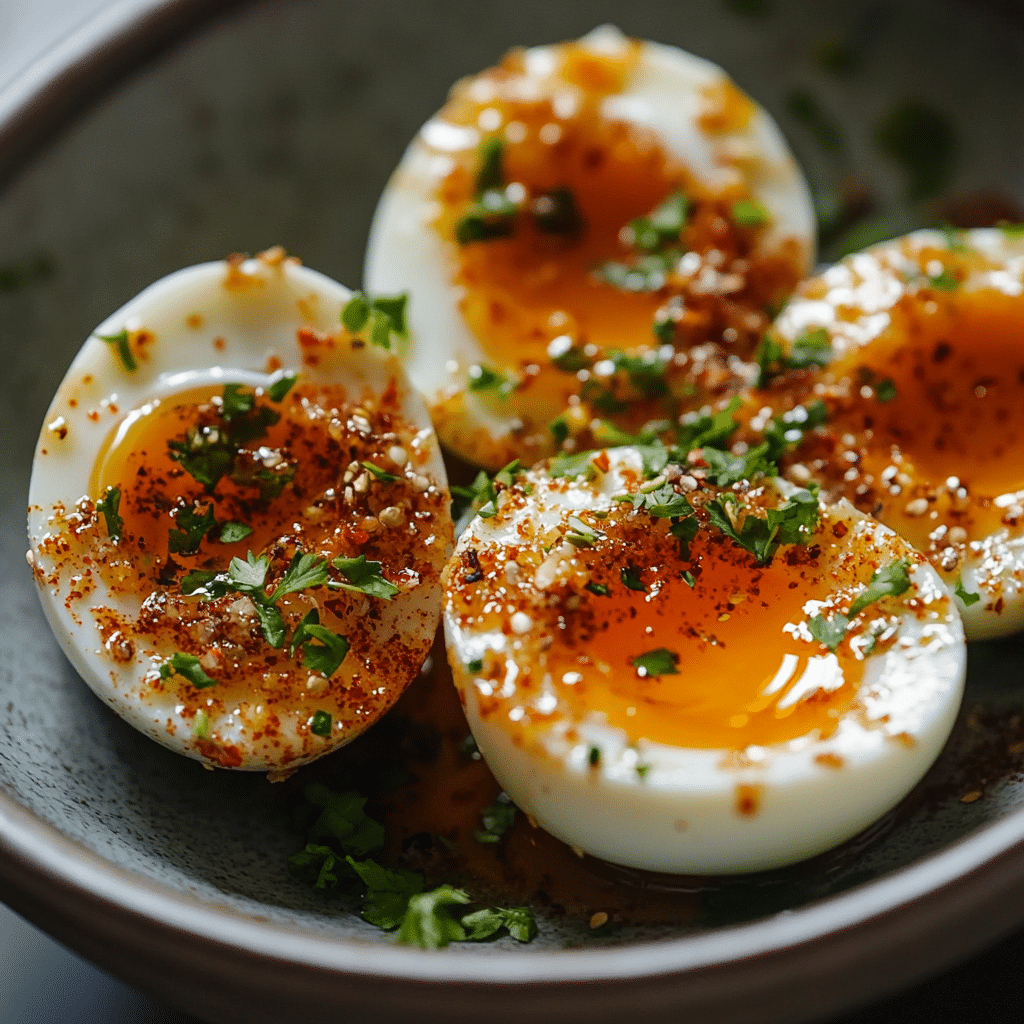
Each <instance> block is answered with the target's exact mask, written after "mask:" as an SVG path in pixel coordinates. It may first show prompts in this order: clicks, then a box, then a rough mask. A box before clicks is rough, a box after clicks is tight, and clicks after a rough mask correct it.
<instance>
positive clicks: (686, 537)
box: [668, 516, 700, 587]
mask: <svg viewBox="0 0 1024 1024" xmlns="http://www.w3.org/2000/svg"><path fill="white" fill-rule="evenodd" d="M668 532H669V533H671V534H672V536H673V537H676V538H678V540H679V557H680V558H681V559H683V561H688V560H689V558H690V545H691V544H692V543H693V541H694V539H695V538H696V536H697V534H698V533H699V532H700V523H699V522H698V521H697V517H696V516H686V517H684V518H682V519H676V520H675V521H674V522H673V523H672V525H671V526H670V527H669V528H668ZM688 576H690V574H689V573H684V574H683V578H684V579H685V578H686V577H688ZM690 579H692V576H690ZM690 579H687V580H686V582H687V583H690ZM690 586H691V587H692V586H693V584H692V583H690Z"/></svg>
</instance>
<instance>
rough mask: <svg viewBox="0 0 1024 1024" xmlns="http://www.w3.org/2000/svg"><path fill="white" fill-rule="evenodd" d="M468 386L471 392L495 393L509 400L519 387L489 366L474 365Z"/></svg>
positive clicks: (471, 368)
mask: <svg viewBox="0 0 1024 1024" xmlns="http://www.w3.org/2000/svg"><path fill="white" fill-rule="evenodd" d="M466 386H467V387H468V388H469V390H470V391H494V392H496V393H497V395H498V396H499V397H500V398H508V396H509V395H511V394H512V392H513V391H515V389H516V388H517V387H518V386H519V385H518V383H517V382H516V381H514V380H512V379H511V378H509V377H506V376H505V374H503V373H499V372H498V371H497V370H492V369H491V368H490V367H489V366H481V365H480V364H479V363H474V364H473V365H472V366H471V367H470V368H469V377H468V379H467V382H466Z"/></svg>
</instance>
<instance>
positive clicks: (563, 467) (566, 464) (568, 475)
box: [548, 452, 597, 480]
mask: <svg viewBox="0 0 1024 1024" xmlns="http://www.w3.org/2000/svg"><path fill="white" fill-rule="evenodd" d="M593 454H594V453H593V452H565V453H563V454H562V455H558V456H556V457H555V458H554V459H553V460H552V462H551V465H550V466H549V467H548V476H550V477H553V478H555V479H561V478H565V479H567V480H575V479H576V477H579V476H583V475H586V476H587V477H588V478H589V477H590V476H591V475H592V474H594V473H596V472H597V467H595V466H594V464H593V463H592V462H591V460H590V457H591V456H592V455H593Z"/></svg>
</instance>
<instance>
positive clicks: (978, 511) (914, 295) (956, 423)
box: [750, 228, 1024, 640]
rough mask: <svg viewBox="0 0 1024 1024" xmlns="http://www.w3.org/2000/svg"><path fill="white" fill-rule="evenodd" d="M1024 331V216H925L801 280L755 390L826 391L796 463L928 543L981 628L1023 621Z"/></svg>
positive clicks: (812, 395)
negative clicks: (958, 227)
mask: <svg viewBox="0 0 1024 1024" xmlns="http://www.w3.org/2000/svg"><path fill="white" fill-rule="evenodd" d="M1022 337H1024V236H1022V234H1021V232H1020V231H1019V230H1017V229H1005V230H1003V229H999V228H982V229H976V230H972V231H963V232H961V231H954V230H949V231H918V232H915V233H913V234H911V235H908V236H906V237H904V238H898V239H895V240H893V241H891V242H884V243H882V244H881V245H877V246H874V247H873V248H871V249H868V250H867V251H865V252H861V253H857V254H855V255H852V256H848V257H847V258H846V259H844V260H843V261H842V262H841V263H839V264H837V265H836V266H834V267H830V268H829V269H828V270H826V271H825V272H824V273H822V274H821V275H820V276H818V277H815V278H813V279H811V280H809V281H807V282H805V283H803V284H802V285H801V286H800V287H799V289H798V290H797V292H796V294H795V296H794V298H793V299H792V301H791V302H790V303H789V305H788V306H787V307H786V308H785V309H784V310H783V312H782V313H781V314H780V316H779V318H778V320H777V322H776V324H775V326H774V328H773V329H772V331H771V333H770V334H769V337H768V340H767V342H766V344H767V345H768V346H769V349H770V348H771V346H774V351H769V352H768V354H767V357H766V358H765V360H764V361H765V362H766V366H765V369H766V371H767V373H766V376H769V377H771V376H772V375H773V374H775V373H778V374H779V375H778V376H776V377H775V378H774V379H773V380H772V381H771V382H770V383H769V385H768V387H767V388H766V389H765V390H763V391H758V392H754V393H753V395H752V396H751V398H750V401H751V403H752V405H753V406H755V407H760V406H764V409H763V410H761V412H762V413H770V412H772V411H782V410H785V409H786V408H788V407H790V406H792V405H793V404H794V403H802V404H803V405H805V406H806V405H808V404H809V403H811V402H818V401H820V402H822V403H824V411H825V417H824V418H825V422H824V424H823V425H822V426H820V427H818V428H817V429H815V430H813V431H809V432H807V433H806V434H805V435H804V440H803V442H802V443H801V444H800V445H799V446H797V448H796V449H795V451H794V452H793V453H792V454H791V455H790V456H789V457H788V458H787V460H786V465H788V467H789V469H788V473H789V475H790V476H791V477H792V478H793V479H798V480H800V481H804V482H806V481H807V480H808V479H811V478H813V479H816V480H819V481H820V482H821V484H822V487H823V489H824V492H825V493H826V494H827V495H829V496H830V497H831V498H832V499H835V498H838V497H840V496H841V497H845V498H848V499H849V500H850V501H851V502H853V503H854V504H855V505H856V506H857V507H858V508H860V509H862V510H863V511H865V512H868V513H870V514H872V515H873V516H875V517H876V518H877V519H878V520H879V521H881V522H883V523H885V524H886V525H888V526H890V527H892V528H893V529H894V530H896V531H897V532H898V533H899V534H901V535H902V536H903V537H904V538H906V539H907V540H908V541H910V543H911V544H913V545H914V546H915V547H916V548H917V549H918V550H920V551H923V552H924V553H925V554H926V555H927V557H928V559H929V560H930V561H931V563H932V565H933V566H934V567H935V569H936V571H937V572H938V573H939V574H940V576H941V577H942V578H943V580H944V581H945V582H946V583H947V584H948V585H949V586H950V588H951V589H953V590H954V591H955V593H956V596H957V600H958V602H959V603H960V609H961V612H962V613H963V616H964V625H965V628H966V630H967V636H968V638H969V639H972V640H974V639H981V638H984V637H991V636H999V635H1003V634H1006V633H1010V632H1013V631H1015V630H1018V629H1020V628H1021V625H1022V622H1024V346H1022V344H1021V338H1022ZM801 367H805V368H803V369H802V368H801ZM762 418H763V415H762Z"/></svg>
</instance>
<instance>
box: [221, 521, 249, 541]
mask: <svg viewBox="0 0 1024 1024" xmlns="http://www.w3.org/2000/svg"><path fill="white" fill-rule="evenodd" d="M251 533H252V527H251V526H249V525H248V524H246V523H221V527H220V542H221V544H237V543H238V541H240V540H245V538H246V537H248V536H249V535H250V534H251Z"/></svg>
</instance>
